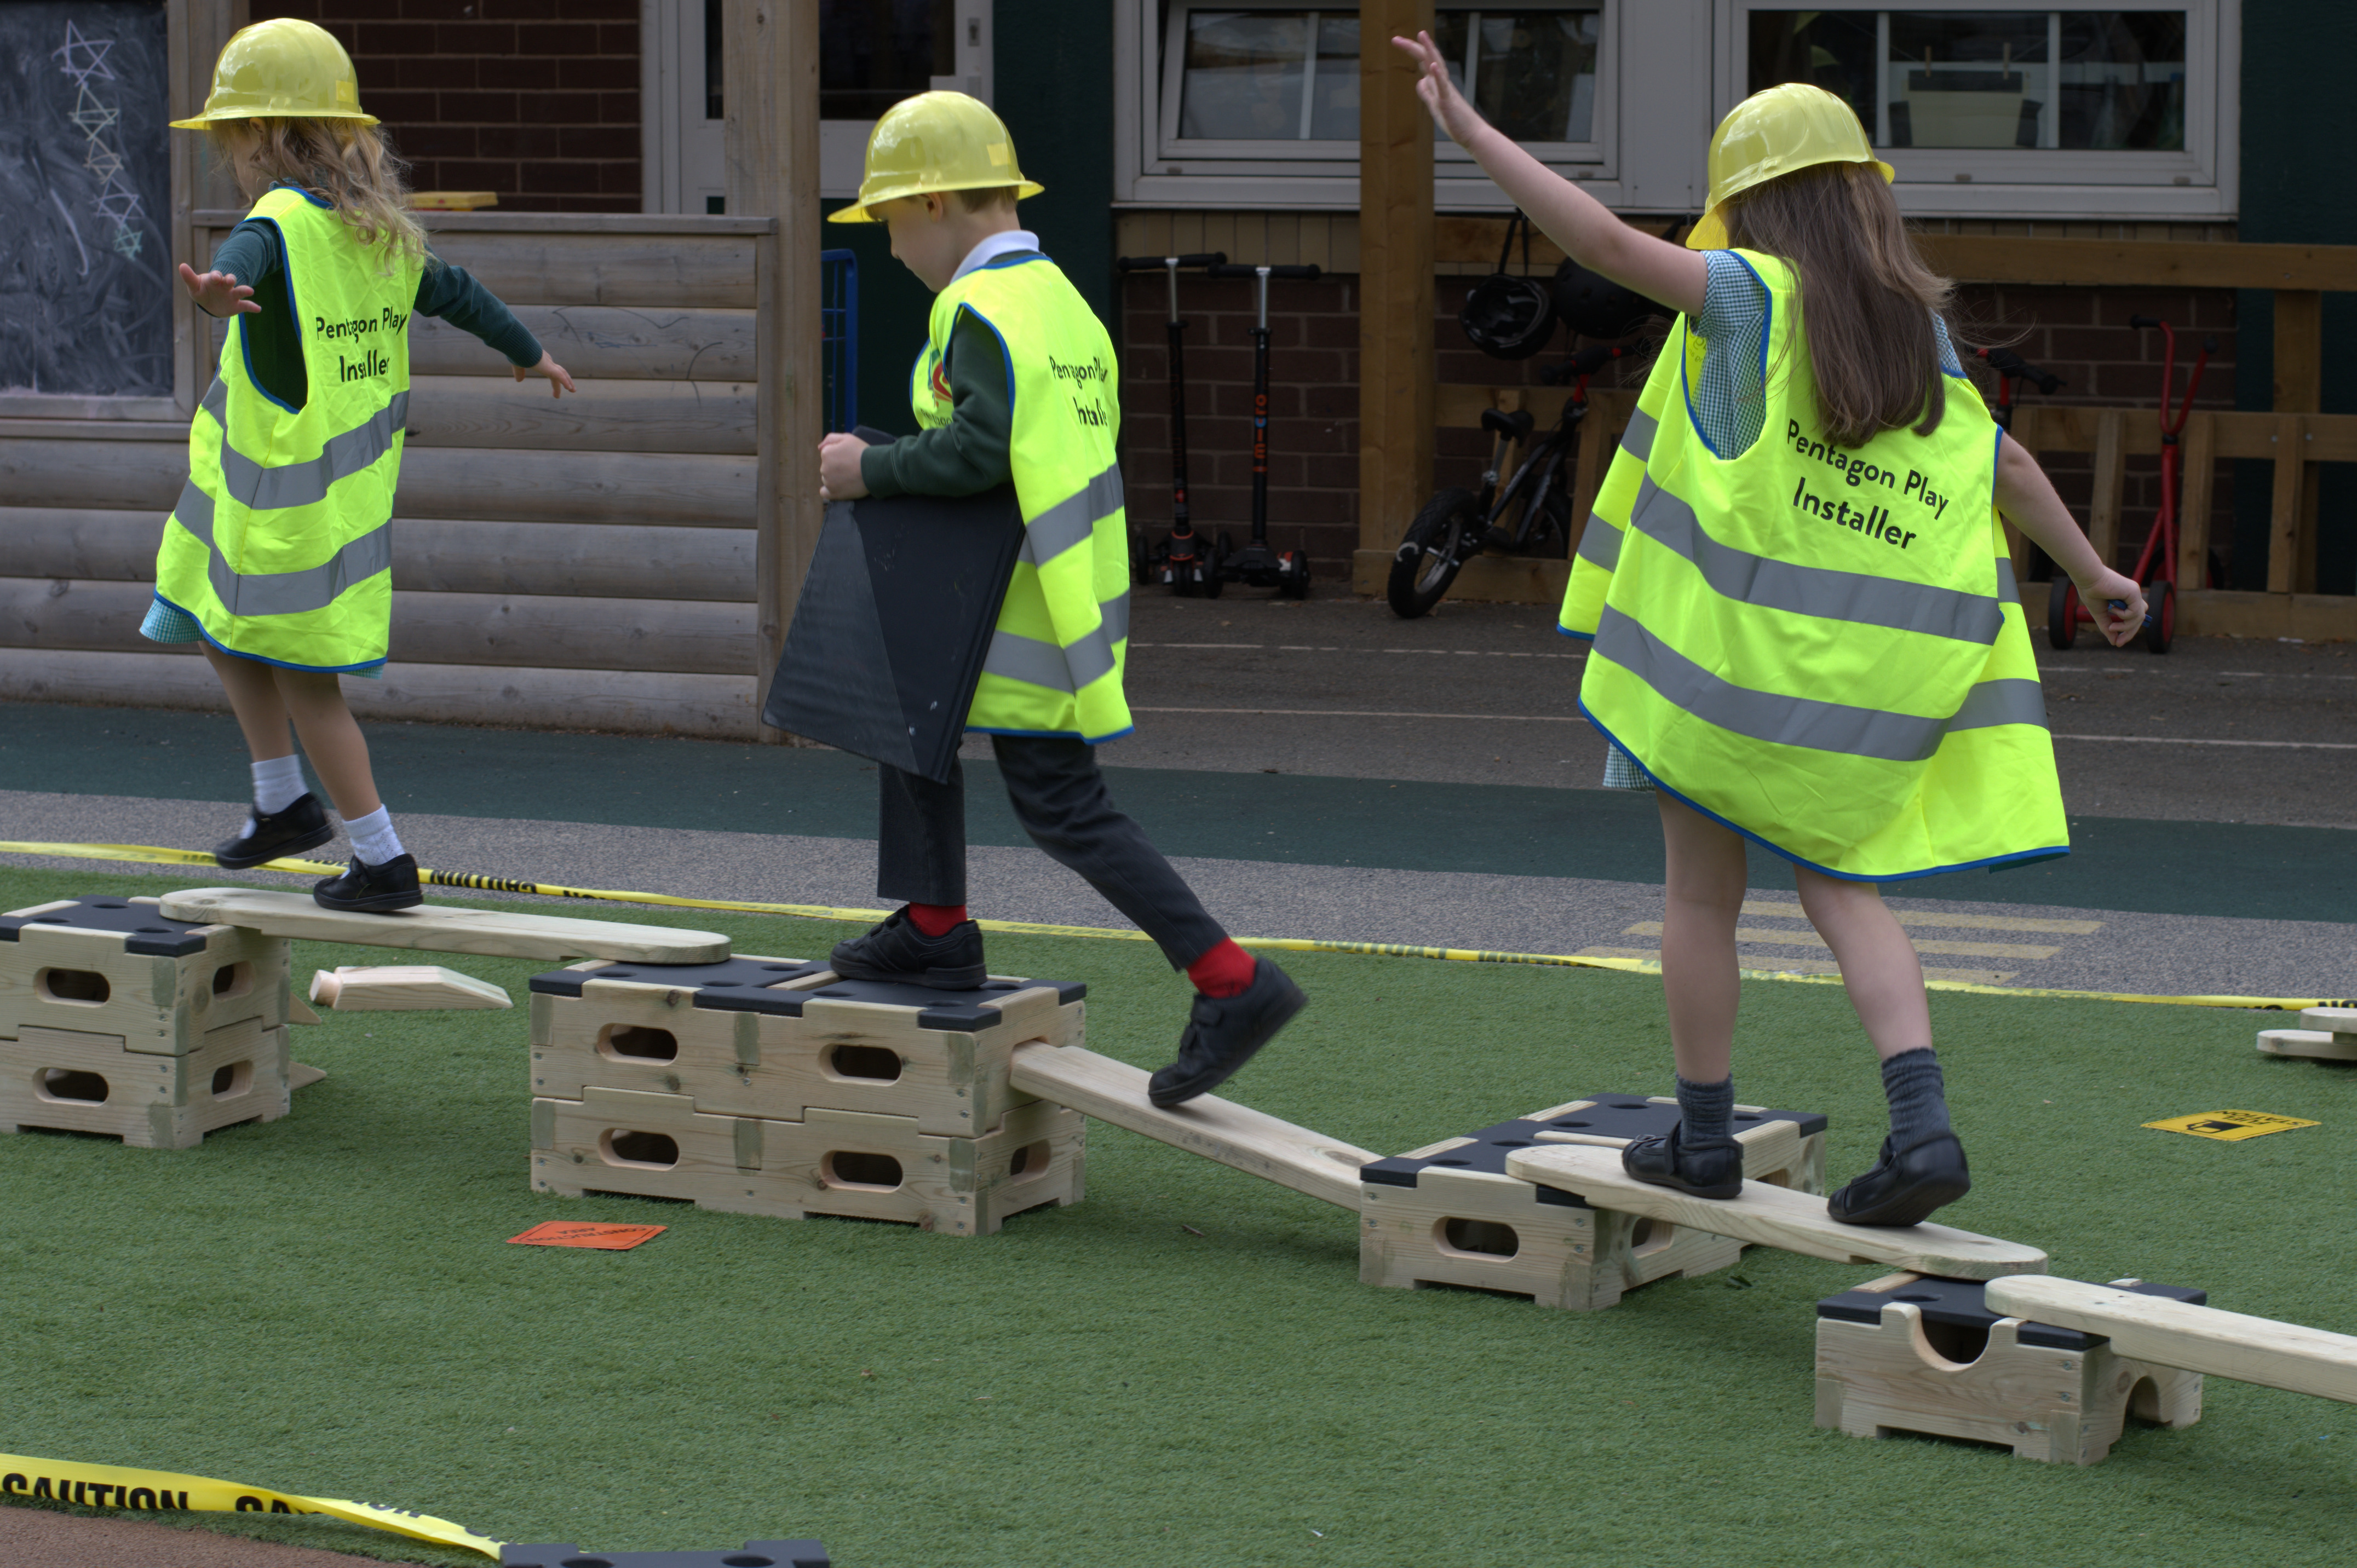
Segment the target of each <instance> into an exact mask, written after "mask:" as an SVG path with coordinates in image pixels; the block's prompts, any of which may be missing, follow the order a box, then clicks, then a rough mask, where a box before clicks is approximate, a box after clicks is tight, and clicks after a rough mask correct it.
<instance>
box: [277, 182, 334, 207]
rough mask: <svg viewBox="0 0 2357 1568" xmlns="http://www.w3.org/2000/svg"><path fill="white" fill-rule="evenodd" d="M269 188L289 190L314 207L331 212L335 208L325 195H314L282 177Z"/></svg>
mask: <svg viewBox="0 0 2357 1568" xmlns="http://www.w3.org/2000/svg"><path fill="white" fill-rule="evenodd" d="M271 190H291V191H293V192H294V193H295V194H296V195H297V196H299V197H301V198H302V199H304V200H306V201H307V202H309V203H310V204H311V205H312V206H314V207H317V208H322V209H326V210H327V211H329V212H333V211H334V210H335V209H336V204H335V203H334V202H332V201H329V200H328V199H326V198H325V197H319V196H314V195H312V194H311V193H310V192H309V191H307V190H306V189H304V188H302V187H301V186H299V185H296V184H294V183H292V182H291V181H288V180H283V179H282V180H280V181H279V182H278V183H277V184H275V185H274V186H272V187H271ZM264 194H265V195H267V194H268V192H264Z"/></svg>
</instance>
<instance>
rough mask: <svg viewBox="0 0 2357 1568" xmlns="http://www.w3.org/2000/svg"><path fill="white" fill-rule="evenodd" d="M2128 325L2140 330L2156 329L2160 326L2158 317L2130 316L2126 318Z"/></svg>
mask: <svg viewBox="0 0 2357 1568" xmlns="http://www.w3.org/2000/svg"><path fill="white" fill-rule="evenodd" d="M2128 325H2129V326H2131V327H2134V328H2138V329H2142V328H2147V327H2158V326H2159V325H2160V317H2158V316H2131V317H2128Z"/></svg>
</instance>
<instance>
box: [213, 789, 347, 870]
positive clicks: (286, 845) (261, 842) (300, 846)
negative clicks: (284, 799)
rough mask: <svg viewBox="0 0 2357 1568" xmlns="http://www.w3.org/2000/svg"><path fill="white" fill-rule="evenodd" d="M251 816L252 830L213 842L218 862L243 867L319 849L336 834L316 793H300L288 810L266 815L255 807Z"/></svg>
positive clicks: (239, 868) (228, 865)
mask: <svg viewBox="0 0 2357 1568" xmlns="http://www.w3.org/2000/svg"><path fill="white" fill-rule="evenodd" d="M250 820H251V822H253V826H252V827H251V828H250V829H249V830H248V831H246V832H241V833H239V834H238V835H237V837H235V838H233V839H223V840H222V841H221V843H217V844H215V845H213V864H214V865H221V866H226V867H228V868H229V869H230V870H231V871H243V870H244V869H245V868H246V867H247V866H249V865H261V864H262V863H263V862H264V861H265V860H276V859H277V858H278V857H279V856H280V855H282V854H296V853H297V852H298V851H301V850H307V849H317V848H318V847H319V846H320V845H321V844H323V843H327V842H328V840H329V839H331V838H334V837H335V836H336V830H335V829H334V828H333V827H331V826H329V825H328V813H327V811H325V810H323V809H322V808H321V807H320V805H319V798H318V797H317V796H316V795H308V794H305V795H297V796H296V797H295V799H294V800H293V801H292V802H291V803H290V804H288V806H287V807H286V809H285V810H284V811H273V812H271V813H270V814H269V815H268V816H266V817H265V816H264V815H263V814H262V813H261V812H260V811H255V812H253V815H252V817H251V819H250Z"/></svg>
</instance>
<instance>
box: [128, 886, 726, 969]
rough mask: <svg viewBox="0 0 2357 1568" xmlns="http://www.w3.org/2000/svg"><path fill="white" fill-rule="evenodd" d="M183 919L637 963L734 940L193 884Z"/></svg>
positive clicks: (328, 938) (703, 955)
mask: <svg viewBox="0 0 2357 1568" xmlns="http://www.w3.org/2000/svg"><path fill="white" fill-rule="evenodd" d="M163 913H164V914H165V915H166V916H167V918H171V919H175V920H203V921H210V922H212V923H214V924H218V925H223V926H242V927H244V928H246V929H250V930H256V931H260V932H262V933H263V934H264V936H272V937H297V938H303V939H306V940H311V941H321V942H356V943H358V944H360V945H361V946H362V947H381V948H415V949H419V950H424V951H426V952H466V953H482V954H487V955H490V956H491V957H495V958H537V959H565V958H608V959H615V960H619V961H629V962H635V963H718V962H720V961H723V960H724V959H726V958H727V956H728V939H727V938H726V937H724V936H721V935H720V934H719V933H717V932H716V931H682V930H673V929H671V928H670V927H668V926H631V925H625V924H624V923H622V922H621V921H619V920H570V919H566V918H563V917H561V916H555V915H532V914H526V913H524V912H523V911H522V910H521V909H452V908H444V907H442V906H440V905H435V904H428V905H425V906H423V907H421V908H414V909H403V910H399V911H397V912H395V913H393V914H390V915H368V914H357V913H352V912H350V911H347V910H342V909H323V908H320V907H319V906H318V905H317V904H315V903H313V902H312V901H311V897H310V895H309V894H307V893H286V892H281V891H279V890H278V889H276V888H270V887H191V888H188V889H186V890H185V891H182V892H178V893H170V894H167V895H165V897H164V899H163Z"/></svg>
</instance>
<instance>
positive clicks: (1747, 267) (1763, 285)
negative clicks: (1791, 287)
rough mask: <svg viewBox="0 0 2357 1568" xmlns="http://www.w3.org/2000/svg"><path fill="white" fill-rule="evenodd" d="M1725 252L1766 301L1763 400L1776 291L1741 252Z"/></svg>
mask: <svg viewBox="0 0 2357 1568" xmlns="http://www.w3.org/2000/svg"><path fill="white" fill-rule="evenodd" d="M1727 254H1728V255H1730V256H1733V257H1734V258H1735V259H1736V260H1737V261H1738V262H1743V270H1744V271H1745V272H1747V273H1749V274H1751V281H1752V282H1753V283H1756V284H1758V285H1760V295H1761V296H1762V297H1763V298H1765V299H1766V300H1767V302H1768V305H1767V310H1766V314H1765V315H1763V316H1761V317H1760V396H1761V398H1762V399H1763V400H1764V399H1765V398H1766V396H1767V392H1768V340H1769V339H1770V338H1773V337H1774V336H1775V335H1776V291H1775V290H1774V289H1772V288H1770V287H1769V286H1768V280H1767V279H1766V278H1763V277H1761V276H1760V269H1759V268H1758V267H1755V266H1753V265H1752V264H1751V263H1749V262H1744V261H1743V252H1740V251H1732V250H1730V251H1729V252H1727ZM1762 434H1763V435H1764V434H1765V432H1764V431H1763V432H1762Z"/></svg>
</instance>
